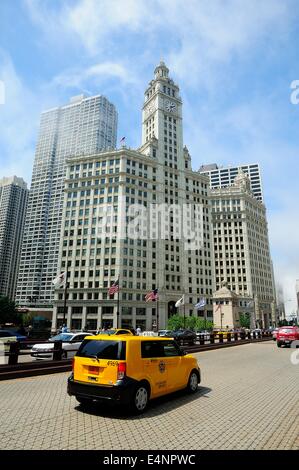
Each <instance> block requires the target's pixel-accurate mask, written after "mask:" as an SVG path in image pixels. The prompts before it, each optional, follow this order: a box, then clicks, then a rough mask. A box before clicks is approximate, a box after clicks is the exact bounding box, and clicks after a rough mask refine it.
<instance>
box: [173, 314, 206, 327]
mask: <svg viewBox="0 0 299 470" xmlns="http://www.w3.org/2000/svg"><path fill="white" fill-rule="evenodd" d="M213 326H214V324H213V322H212V321H210V320H204V319H203V318H201V317H195V316H193V315H191V316H186V317H185V327H186V328H189V329H190V330H212V329H213ZM167 328H169V329H170V330H178V329H179V328H184V317H183V316H182V315H177V314H176V315H172V317H170V318H169V320H168V325H167Z"/></svg>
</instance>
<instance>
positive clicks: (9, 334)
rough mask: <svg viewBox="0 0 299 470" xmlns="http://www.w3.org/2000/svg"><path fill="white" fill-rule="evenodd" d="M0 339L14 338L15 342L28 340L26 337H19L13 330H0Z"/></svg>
mask: <svg viewBox="0 0 299 470" xmlns="http://www.w3.org/2000/svg"><path fill="white" fill-rule="evenodd" d="M0 338H16V340H17V341H19V342H21V341H26V340H27V339H28V338H27V336H24V335H21V334H20V333H18V332H17V331H14V330H2V329H1V330H0Z"/></svg>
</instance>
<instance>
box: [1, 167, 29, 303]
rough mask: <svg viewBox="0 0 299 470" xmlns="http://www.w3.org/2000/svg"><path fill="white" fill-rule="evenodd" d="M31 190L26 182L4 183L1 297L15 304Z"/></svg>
mask: <svg viewBox="0 0 299 470" xmlns="http://www.w3.org/2000/svg"><path fill="white" fill-rule="evenodd" d="M27 199H28V189H27V184H26V183H25V181H24V180H23V179H22V178H17V177H16V176H13V177H11V178H2V179H1V180H0V296H7V297H9V298H10V299H12V300H14V297H15V290H16V283H17V275H18V268H19V260H20V251H21V243H22V237H23V230H24V221H25V213H26V207H27Z"/></svg>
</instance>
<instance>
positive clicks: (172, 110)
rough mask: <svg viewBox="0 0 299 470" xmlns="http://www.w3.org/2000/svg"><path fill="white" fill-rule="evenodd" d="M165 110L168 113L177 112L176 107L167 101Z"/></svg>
mask: <svg viewBox="0 0 299 470" xmlns="http://www.w3.org/2000/svg"><path fill="white" fill-rule="evenodd" d="M165 109H166V111H168V112H170V113H173V112H174V111H175V110H176V105H175V103H173V102H172V101H168V100H167V101H165Z"/></svg>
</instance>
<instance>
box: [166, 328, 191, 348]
mask: <svg viewBox="0 0 299 470" xmlns="http://www.w3.org/2000/svg"><path fill="white" fill-rule="evenodd" d="M172 338H174V339H175V340H176V341H177V343H179V344H181V345H182V344H184V343H187V344H190V345H192V344H195V342H196V333H195V332H194V331H192V330H186V329H185V330H184V329H180V330H176V331H173V332H172Z"/></svg>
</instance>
